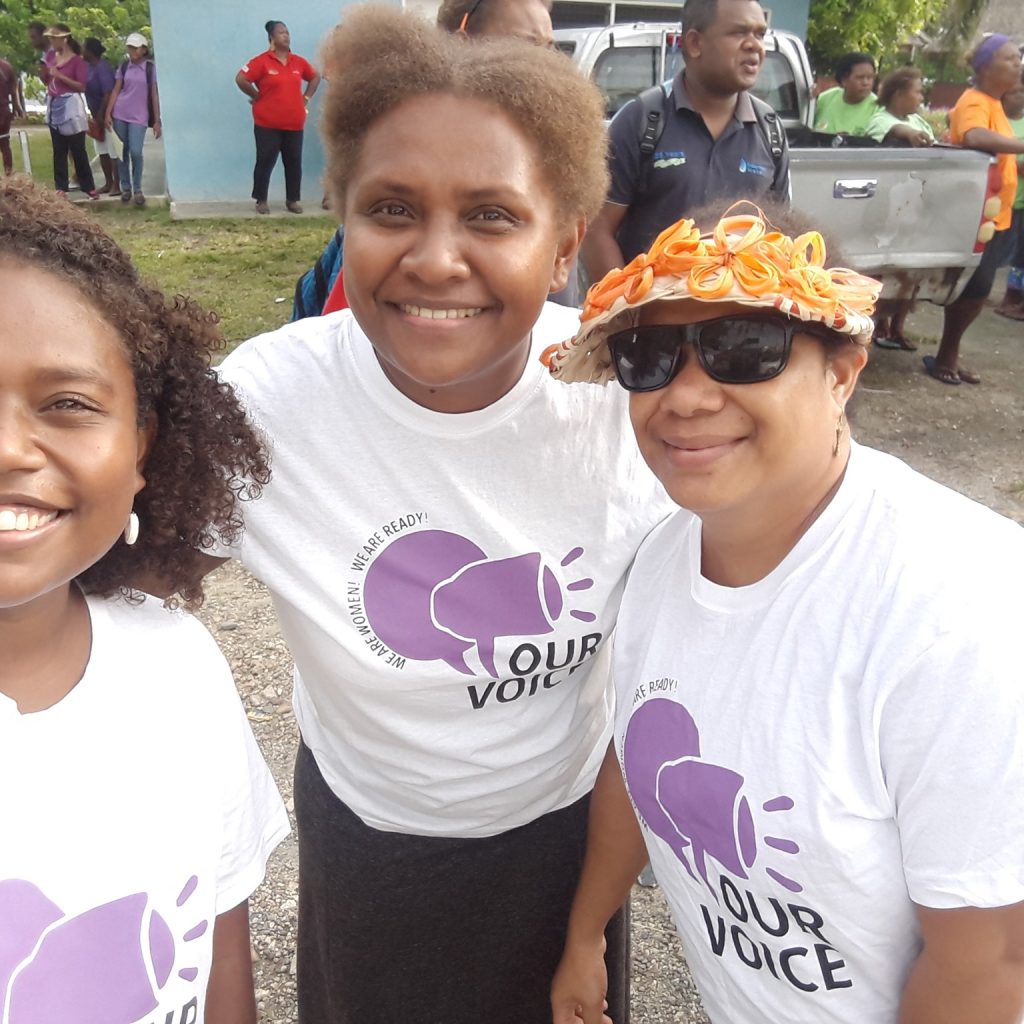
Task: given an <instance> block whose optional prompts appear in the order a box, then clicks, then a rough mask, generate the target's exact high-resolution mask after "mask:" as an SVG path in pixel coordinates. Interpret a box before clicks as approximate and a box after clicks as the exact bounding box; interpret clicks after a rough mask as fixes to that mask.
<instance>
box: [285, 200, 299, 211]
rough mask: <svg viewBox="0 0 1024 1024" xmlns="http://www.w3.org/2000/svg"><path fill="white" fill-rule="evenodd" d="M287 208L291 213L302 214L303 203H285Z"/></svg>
mask: <svg viewBox="0 0 1024 1024" xmlns="http://www.w3.org/2000/svg"><path fill="white" fill-rule="evenodd" d="M284 205H285V207H286V208H287V209H288V212H289V213H302V203H295V202H292V203H285V204H284Z"/></svg>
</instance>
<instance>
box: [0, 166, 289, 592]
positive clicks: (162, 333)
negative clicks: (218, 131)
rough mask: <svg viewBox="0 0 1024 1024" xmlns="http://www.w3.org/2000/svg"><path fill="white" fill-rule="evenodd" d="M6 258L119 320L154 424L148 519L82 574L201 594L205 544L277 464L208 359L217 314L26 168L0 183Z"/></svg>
mask: <svg viewBox="0 0 1024 1024" xmlns="http://www.w3.org/2000/svg"><path fill="white" fill-rule="evenodd" d="M0 261H2V262H3V264H4V265H5V266H6V267H12V266H13V265H15V264H17V265H18V266H19V267H23V268H24V267H35V268H38V269H39V270H44V271H46V273H47V274H49V275H50V276H51V277H53V278H56V279H58V280H60V281H62V282H63V283H64V284H66V285H69V286H71V287H72V288H74V289H75V290H77V291H78V292H79V294H80V297H81V300H82V301H83V302H84V303H85V304H86V305H87V306H88V307H91V308H92V309H93V310H95V311H96V312H97V313H99V314H100V316H101V317H102V318H103V319H104V320H105V321H106V322H107V323H108V325H109V326H110V327H111V328H113V329H114V331H115V332H116V334H117V336H118V338H119V339H120V343H121V345H122V347H123V350H124V354H125V355H126V356H127V358H128V359H129V361H130V363H131V367H132V373H133V375H134V379H135V390H136V396H137V405H138V420H139V424H140V426H146V427H147V428H148V429H149V431H150V432H151V434H152V443H151V447H150V449H149V454H148V456H147V458H146V465H145V476H146V486H145V488H144V489H143V490H142V491H140V493H139V494H138V496H137V497H136V499H135V510H136V512H137V513H138V515H139V518H140V519H141V520H142V522H143V523H144V524H145V529H144V530H143V531H142V532H141V534H140V536H139V540H138V543H137V544H135V545H134V546H133V547H131V548H129V547H127V546H126V545H123V544H118V545H115V546H114V547H113V548H112V549H111V550H110V551H108V552H107V553H106V554H105V555H104V556H103V558H101V559H100V560H99V561H98V562H96V563H95V564H93V565H91V566H89V567H88V568H86V569H84V570H83V571H82V573H81V575H80V577H79V584H80V585H81V587H82V589H83V590H84V591H85V592H86V593H95V594H103V595H109V594H112V593H114V592H115V591H117V590H118V589H128V588H129V581H131V580H138V579H140V578H144V577H147V576H150V575H152V576H154V577H159V578H160V579H162V580H163V581H165V582H166V583H167V584H168V586H169V587H170V589H171V590H173V591H175V592H177V593H179V594H180V596H181V598H182V599H183V601H184V603H185V604H186V606H188V607H193V606H196V605H198V604H199V603H200V602H201V600H202V591H201V588H200V586H199V584H198V583H197V582H195V580H196V579H197V578H198V573H197V571H196V570H197V565H198V564H199V561H200V555H199V550H200V549H202V548H206V547H209V546H210V544H211V542H212V536H213V534H214V533H216V534H218V535H220V536H221V537H222V538H225V539H229V538H230V539H234V538H236V537H237V535H238V531H239V530H240V528H241V517H240V516H239V513H238V509H237V501H238V498H239V497H256V496H258V495H259V493H260V489H261V487H262V485H263V484H265V483H266V482H267V480H268V479H269V476H270V472H269V464H268V461H267V455H266V452H265V450H264V447H263V443H262V441H261V440H260V439H259V437H258V436H257V434H256V433H255V432H254V431H253V429H252V428H251V427H250V426H249V424H248V423H247V422H246V420H245V416H244V414H243V413H242V410H241V407H240V406H239V404H238V400H237V399H236V398H235V396H234V393H233V392H232V390H231V389H230V388H229V387H228V386H227V385H225V384H222V383H221V382H220V381H219V380H218V379H217V376H216V374H215V373H214V372H213V371H212V369H211V368H210V359H211V356H212V355H213V353H215V352H217V351H219V350H222V349H224V348H225V343H224V339H223V337H222V335H221V333H220V330H219V328H218V326H217V323H218V321H217V317H216V315H214V314H213V313H208V312H206V311H204V310H203V309H201V308H200V307H199V306H198V305H197V304H196V303H195V302H193V301H192V300H191V299H188V298H185V297H184V296H181V295H178V296H175V297H174V298H173V299H166V298H165V297H164V296H163V294H162V293H161V292H160V291H159V290H158V289H156V288H155V287H153V286H152V285H149V284H147V283H146V282H145V281H143V280H142V279H141V278H140V276H139V273H138V271H137V270H136V269H135V267H134V266H133V265H132V262H131V260H130V259H129V258H128V256H127V255H125V253H124V252H123V251H122V250H121V249H120V248H118V246H117V245H116V244H115V243H114V242H113V241H112V240H111V239H110V238H109V237H108V236H107V235H106V234H104V232H103V230H102V229H101V228H100V227H98V226H97V225H96V224H94V223H93V222H92V221H90V220H88V219H87V218H86V217H84V216H82V215H80V214H79V213H78V212H77V211H74V210H69V209H68V207H67V205H66V204H58V203H57V202H55V200H54V197H52V196H49V195H47V194H46V193H44V192H42V191H41V190H39V189H37V188H35V187H33V186H32V185H31V183H30V182H29V181H28V180H27V179H12V180H11V181H9V182H7V183H5V184H4V186H3V189H2V191H0ZM5 272H6V271H5ZM8 316H9V314H8Z"/></svg>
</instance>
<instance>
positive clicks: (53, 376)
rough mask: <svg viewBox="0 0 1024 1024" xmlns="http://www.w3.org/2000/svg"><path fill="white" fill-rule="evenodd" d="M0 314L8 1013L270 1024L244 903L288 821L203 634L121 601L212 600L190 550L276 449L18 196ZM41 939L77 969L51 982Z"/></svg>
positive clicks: (135, 293) (201, 348)
mask: <svg viewBox="0 0 1024 1024" xmlns="http://www.w3.org/2000/svg"><path fill="white" fill-rule="evenodd" d="M0 311H2V314H0V652H2V661H0V778H2V779H3V783H2V785H0V819H2V820H3V821H4V823H5V839H4V842H3V843H0V880H2V881H0V903H2V904H3V906H4V908H5V914H4V919H3V922H2V924H0V943H2V942H3V941H4V940H5V939H7V938H9V937H11V936H12V935H13V936H14V945H13V947H11V945H10V943H9V942H8V943H7V944H6V945H7V948H13V952H14V960H13V961H12V962H11V966H12V967H13V968H14V971H13V973H11V974H10V975H9V977H10V978H12V979H13V980H11V981H10V984H9V986H8V989H7V999H8V1000H9V1004H10V1005H11V1006H12V1007H14V1009H12V1013H15V1014H17V1013H18V1011H17V1006H19V1005H21V1006H22V1007H25V1006H28V1008H29V1011H30V1012H31V1011H36V1012H37V1013H42V1014H43V1016H44V1017H47V1018H48V1019H52V1020H70V1019H72V1018H73V1017H82V1016H84V1017H88V1018H93V1019H95V1018H98V1017H99V1016H106V1015H110V1016H112V1017H116V1018H117V1019H119V1020H129V1019H131V1020H136V1019H138V1017H139V1015H140V1014H142V1013H144V1014H145V1016H146V1018H147V1019H148V1018H149V1015H150V1013H152V1014H153V1016H154V1018H159V1019H160V1020H164V1019H165V1018H166V1019H171V1018H172V1017H175V1018H176V1017H177V1016H178V1015H179V1013H180V1014H181V1016H182V1017H183V1018H184V1017H185V1016H188V1019H189V1020H192V1021H196V1022H197V1024H198V1022H200V1021H202V1020H204V1019H208V1020H211V1021H212V1020H227V1019H230V1020H232V1021H238V1022H240V1024H255V1021H256V1004H255V998H254V995H253V988H252V976H251V962H250V953H249V917H248V897H249V895H250V893H251V892H252V890H253V889H254V888H255V887H256V885H258V884H259V881H260V879H261V878H262V876H263V872H264V869H265V866H266V861H267V857H268V856H269V854H270V851H271V850H272V849H273V848H274V846H275V845H276V844H277V842H278V841H280V839H281V838H282V837H283V836H284V835H285V833H286V832H287V831H288V822H287V817H286V815H285V813H284V808H283V806H282V804H281V800H280V797H279V796H278V795H277V792H276V791H275V789H274V784H273V780H272V779H271V777H270V773H269V772H268V770H267V767H266V765H265V764H264V763H263V761H262V758H261V757H260V754H259V750H258V749H257V747H256V745H255V742H254V740H253V737H252V733H251V732H250V731H249V726H248V723H247V722H246V718H245V712H244V711H243V709H242V707H241V705H240V703H239V701H238V696H237V694H236V692H235V689H234V685H233V682H232V679H231V673H230V670H229V669H228V667H227V664H226V663H225V661H224V659H223V657H222V656H221V654H220V653H219V652H218V650H217V648H216V646H215V644H214V643H213V641H212V640H211V638H210V637H209V635H208V634H207V633H206V632H205V631H204V630H203V628H202V626H200V625H199V624H198V623H197V622H196V621H195V620H194V619H192V618H191V617H190V616H188V615H185V614H183V613H181V612H177V611H173V610H171V609H168V608H164V607H162V606H161V605H160V604H159V602H157V601H155V600H153V599H148V600H143V599H142V596H141V595H140V594H138V592H134V593H133V592H132V591H131V589H130V583H131V581H133V580H136V579H138V578H140V576H143V575H145V574H152V575H153V576H154V577H160V578H163V579H165V580H167V581H169V582H170V583H171V584H172V585H173V586H174V587H175V588H176V589H177V590H179V592H180V593H181V596H182V599H183V601H184V603H185V604H187V605H191V606H195V605H197V604H198V603H199V601H200V599H201V597H202V591H201V587H200V585H199V584H198V583H197V582H195V580H196V578H197V577H196V575H195V568H196V563H197V560H198V559H199V558H200V557H201V556H200V554H199V552H198V549H199V548H200V547H201V546H202V545H203V544H205V543H207V542H208V541H209V536H210V531H211V529H216V530H217V531H219V532H222V533H223V534H225V535H228V536H234V535H236V534H237V533H238V530H239V527H240V520H239V517H238V514H237V511H236V506H237V503H238V500H239V498H240V497H242V496H244V495H246V494H253V493H256V492H258V490H259V488H260V486H261V485H262V484H263V483H265V482H266V481H267V480H268V478H269V474H268V469H267V461H266V456H265V454H264V451H263V447H262V445H261V443H260V441H259V439H258V437H257V436H256V434H255V433H254V432H253V430H252V429H251V428H250V427H249V426H248V424H247V423H246V420H245V417H244V416H243V414H242V412H241V410H240V408H239V405H238V403H237V402H236V401H235V399H234V397H233V396H232V393H231V391H230V390H229V389H228V388H227V387H226V386H224V385H222V384H220V383H219V382H218V381H217V379H216V377H215V376H214V375H213V373H212V372H211V370H210V353H211V352H212V351H213V350H214V349H216V348H217V347H218V346H219V345H220V344H221V339H220V334H219V333H218V331H217V328H216V321H215V318H214V317H212V316H210V315H208V314H205V313H203V312H202V311H201V310H200V309H199V308H198V307H197V306H196V305H194V304H193V303H191V302H189V301H187V300H185V299H181V298H178V299H175V300H173V301H170V302H169V301H166V300H165V299H164V298H163V296H162V295H161V294H160V293H159V292H158V291H157V290H156V289H154V288H152V287H150V286H149V285H146V284H144V283H143V282H142V281H141V280H140V279H139V276H138V273H137V272H136V270H135V268H134V267H133V266H132V264H131V263H130V261H129V260H128V257H127V256H125V254H124V253H123V252H121V250H120V249H118V247H117V246H116V245H115V244H114V243H113V242H112V241H111V240H110V239H109V238H108V237H107V236H106V235H104V234H103V232H102V231H101V230H100V229H99V228H98V227H96V225H94V224H92V223H91V222H90V221H89V220H88V219H86V218H85V217H84V216H82V215H81V214H80V213H78V212H77V211H75V210H73V209H70V208H68V205H67V203H65V202H63V201H61V200H60V199H59V198H57V197H55V196H52V195H48V194H45V193H43V192H42V191H40V190H39V189H37V188H36V187H35V186H34V185H32V184H31V183H30V182H28V181H27V180H24V179H21V180H18V179H11V180H8V181H5V182H3V183H0ZM243 481H245V482H244V483H243ZM125 597H130V598H131V600H125V599H124V598H125ZM72 848H73V850H74V853H73V855H69V853H68V851H69V849H72ZM186 900H187V901H188V908H187V911H185V913H187V915H189V916H188V918H187V920H188V921H189V922H190V923H192V922H200V921H201V922H203V924H204V926H205V925H206V924H207V922H212V923H213V927H212V928H207V927H204V928H202V929H193V933H192V934H190V935H189V936H188V938H190V939H191V940H192V941H191V942H190V946H189V951H188V957H189V959H188V960H187V961H185V963H187V964H188V965H189V968H188V969H182V970H180V971H178V972H176V973H175V974H174V975H173V976H172V975H171V967H172V965H173V953H174V946H173V944H171V933H170V932H169V931H168V928H169V925H167V924H166V923H164V922H165V920H167V919H170V920H172V921H173V920H175V918H174V916H173V915H174V913H175V911H176V910H177V908H178V907H181V906H183V905H184V903H185V901H186ZM8 908H13V909H11V911H10V913H7V912H6V911H7V909H8ZM133 908H134V909H133ZM143 913H145V915H146V917H147V919H148V920H149V921H150V923H149V925H148V936H149V942H147V943H146V946H145V948H146V950H147V951H149V952H150V954H151V956H152V958H153V963H154V971H155V972H156V976H157V978H161V977H162V978H163V980H162V982H160V984H159V992H158V993H156V992H152V991H151V989H150V982H149V980H148V977H147V973H146V968H145V967H144V966H143V959H142V957H143V946H142V942H141V941H140V939H139V936H140V935H145V934H147V928H143V926H142V915H143ZM86 915H88V919H89V920H90V921H91V922H92V924H91V925H90V927H88V928H83V927H81V926H80V925H79V924H76V922H81V921H82V920H83V919H84V918H85V917H86ZM62 918H66V919H67V920H66V921H65V922H62V923H58V922H61V919H62ZM51 926H56V927H58V928H59V929H60V931H61V937H60V943H61V950H62V953H63V955H64V957H66V958H67V960H62V961H61V963H62V964H64V963H66V962H74V963H75V964H77V965H78V969H77V970H65V969H63V968H61V969H55V968H54V967H53V958H52V954H53V948H52V945H50V944H48V938H47V939H44V938H43V935H44V932H45V931H46V929H48V928H50V927H51ZM125 935H128V936H129V938H128V940H126V939H125V938H124V936H125ZM126 941H127V946H126ZM168 945H170V950H168ZM140 968H141V975H140ZM97 970H101V971H102V977H103V978H104V984H103V985H100V986H96V985H95V984H90V976H91V975H92V974H93V973H94V972H95V971H97ZM33 978H34V979H35V982H34V983H33V980H32V979H33ZM5 980H6V979H5ZM140 993H143V994H142V995H140Z"/></svg>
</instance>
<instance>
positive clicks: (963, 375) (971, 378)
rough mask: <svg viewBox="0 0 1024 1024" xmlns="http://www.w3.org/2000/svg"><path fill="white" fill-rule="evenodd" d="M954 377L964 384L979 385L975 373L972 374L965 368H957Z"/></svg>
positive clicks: (978, 378) (979, 381) (979, 379)
mask: <svg viewBox="0 0 1024 1024" xmlns="http://www.w3.org/2000/svg"><path fill="white" fill-rule="evenodd" d="M956 375H957V376H958V377H959V378H960V379H961V380H962V381H963V382H964V383H965V384H980V383H981V378H980V377H979V376H978V375H977V374H976V373H974V372H973V371H971V370H968V369H967V368H966V367H963V366H959V367H957V371H956Z"/></svg>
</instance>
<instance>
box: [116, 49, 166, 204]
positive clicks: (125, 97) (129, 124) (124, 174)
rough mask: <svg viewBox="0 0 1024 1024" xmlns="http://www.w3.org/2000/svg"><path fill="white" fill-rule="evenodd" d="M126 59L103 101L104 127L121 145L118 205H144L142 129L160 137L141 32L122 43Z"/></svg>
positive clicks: (150, 63)
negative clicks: (105, 102) (106, 97)
mask: <svg viewBox="0 0 1024 1024" xmlns="http://www.w3.org/2000/svg"><path fill="white" fill-rule="evenodd" d="M125 49H126V50H127V51H128V59H127V60H125V61H122V63H121V66H120V67H119V68H118V69H117V74H116V75H115V76H114V89H113V91H112V92H111V94H110V98H109V99H108V100H107V110H106V117H105V119H104V126H105V127H106V128H107V129H108V130H109V129H111V128H113V129H114V131H115V132H117V137H118V138H119V139H120V140H121V142H122V143H123V144H124V152H123V153H122V155H121V202H122V203H130V202H134V203H135V205H136V206H145V205H146V197H145V196H144V195H143V194H142V145H143V143H144V142H145V140H146V129H147V128H152V129H153V135H154V137H155V138H158V139H159V138H160V133H161V131H162V130H163V126H162V125H161V123H160V93H159V91H158V90H157V85H156V67H155V66H154V64H153V61H152V60H151V59H150V56H149V41H148V40H147V39H146V37H145V36H144V35H143V34H142V33H141V32H133V33H132V34H131V35H130V36H129V37H128V38H127V39H126V40H125Z"/></svg>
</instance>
